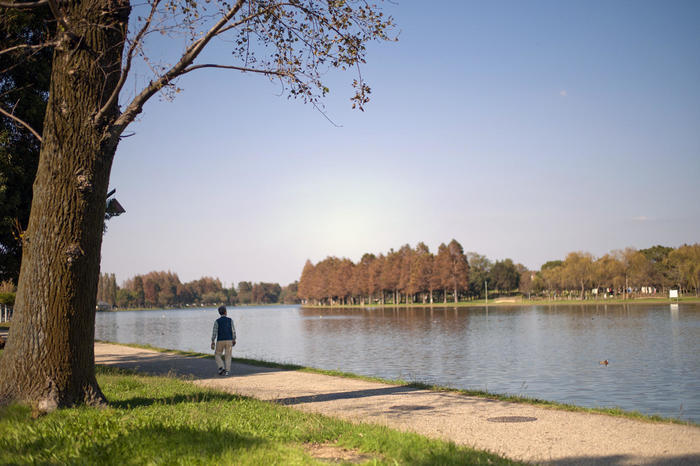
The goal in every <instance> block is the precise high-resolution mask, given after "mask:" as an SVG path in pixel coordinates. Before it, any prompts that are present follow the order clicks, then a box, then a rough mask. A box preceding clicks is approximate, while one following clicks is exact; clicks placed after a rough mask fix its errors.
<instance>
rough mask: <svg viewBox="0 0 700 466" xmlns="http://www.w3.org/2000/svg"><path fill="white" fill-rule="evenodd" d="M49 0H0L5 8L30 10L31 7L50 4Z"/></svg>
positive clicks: (0, 5)
mask: <svg viewBox="0 0 700 466" xmlns="http://www.w3.org/2000/svg"><path fill="white" fill-rule="evenodd" d="M48 3H49V1H48V0H37V1H34V2H3V1H0V7H3V8H15V9H17V10H28V9H30V8H37V7H40V6H42V5H46V4H48Z"/></svg>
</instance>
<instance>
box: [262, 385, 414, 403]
mask: <svg viewBox="0 0 700 466" xmlns="http://www.w3.org/2000/svg"><path fill="white" fill-rule="evenodd" d="M415 391H417V389H415V388H411V387H386V388H372V389H368V390H354V391H350V392H335V393H322V394H319V395H307V396H297V397H290V398H279V399H277V400H275V401H276V402H277V403H280V404H283V405H297V404H301V403H319V402H324V401H335V400H348V399H356V398H366V397H370V396H382V395H395V394H401V393H409V392H415Z"/></svg>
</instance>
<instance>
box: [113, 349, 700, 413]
mask: <svg viewBox="0 0 700 466" xmlns="http://www.w3.org/2000/svg"><path fill="white" fill-rule="evenodd" d="M105 343H112V342H105ZM114 344H117V345H123V346H130V347H133V348H143V349H148V350H153V351H158V352H160V353H171V354H179V355H181V356H188V357H195V358H204V359H214V356H213V355H211V354H205V353H196V352H193V351H179V350H170V349H165V348H157V347H155V346H151V345H139V344H136V343H114ZM232 360H233V361H235V362H238V363H241V364H249V365H252V366H260V367H270V368H274V369H284V370H292V371H299V372H309V373H313V374H323V375H329V376H333V377H345V378H351V379H359V380H366V381H369V382H378V383H385V384H391V385H403V386H407V387H413V388H417V389H421V390H432V391H439V392H452V393H461V394H463V395H466V396H476V397H479V398H486V399H490V400H498V401H507V402H511V403H523V404H529V405H535V406H539V407H542V408H549V409H558V410H562V411H571V412H582V413H590V414H603V415H608V416H617V417H624V418H627V419H634V420H638V421H645V422H657V423H667V424H681V425H698V424H696V423H694V422H692V421H686V420H682V419H676V418H667V417H663V416H658V415H648V414H644V413H640V412H638V411H626V410H623V409H620V408H616V407H615V408H586V407H583V406H576V405H571V404H565V403H557V402H555V401H548V400H541V399H539V398H532V397H527V396H521V395H512V394H500V393H491V392H487V391H483V390H462V389H456V388H450V387H443V386H439V385H430V384H425V383H422V382H416V381H406V380H391V379H383V378H380V377H369V376H364V375H357V374H353V373H350V372H342V371H337V370H325V369H316V368H313V367H305V366H299V365H296V364H283V363H276V362H269V361H261V360H257V359H245V358H232Z"/></svg>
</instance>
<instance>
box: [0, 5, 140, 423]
mask: <svg viewBox="0 0 700 466" xmlns="http://www.w3.org/2000/svg"><path fill="white" fill-rule="evenodd" d="M63 8H65V9H66V10H68V12H67V18H66V24H67V25H68V26H69V27H68V32H67V33H66V32H64V33H62V34H61V36H60V37H59V39H61V44H60V45H59V46H57V47H56V49H55V52H54V58H53V71H52V75H51V87H50V95H49V102H48V107H47V111H46V117H45V122H44V134H43V142H42V146H41V153H40V158H39V167H38V170H37V177H36V180H35V182H34V197H33V200H32V208H31V215H30V219H29V226H28V228H27V232H26V235H25V240H24V253H23V258H22V267H21V271H20V279H19V286H18V290H17V299H16V303H15V315H14V318H13V322H12V327H11V329H10V335H9V338H8V345H7V347H6V349H5V354H4V355H3V359H2V365H1V367H0V400H1V401H3V402H8V401H13V400H15V401H20V402H24V403H29V404H31V405H32V406H34V407H35V408H37V409H38V410H40V411H51V410H53V409H55V408H56V407H60V406H71V405H74V404H82V403H87V404H100V403H103V402H104V396H103V394H102V392H101V390H100V388H99V386H98V385H97V381H96V379H95V369H94V334H95V298H96V293H97V282H98V278H99V268H100V248H101V245H102V228H103V223H104V213H105V198H106V194H107V187H108V183H109V174H110V170H111V166H112V159H113V157H114V153H115V151H116V145H117V140H118V139H117V137H116V136H115V135H113V134H111V133H110V132H109V131H108V130H109V124H110V123H111V122H112V121H113V119H114V118H115V117H116V115H117V114H118V108H117V107H116V105H114V106H113V108H111V109H109V111H108V112H107V118H106V120H104V121H102V122H95V121H94V116H95V114H96V113H97V112H98V110H99V109H100V108H101V107H102V106H103V105H104V104H105V102H107V100H108V98H109V96H110V94H111V93H112V91H113V90H114V88H115V86H116V83H117V79H118V73H119V70H120V68H121V56H122V50H123V42H124V36H125V33H126V24H127V21H128V15H129V6H128V2H125V1H123V0H116V1H113V2H106V1H100V0H88V1H83V2H79V3H72V4H63ZM61 29H63V28H61Z"/></svg>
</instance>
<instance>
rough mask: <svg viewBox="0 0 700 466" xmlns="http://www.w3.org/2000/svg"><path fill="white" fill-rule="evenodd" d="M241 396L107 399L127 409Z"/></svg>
mask: <svg viewBox="0 0 700 466" xmlns="http://www.w3.org/2000/svg"><path fill="white" fill-rule="evenodd" d="M242 399H244V398H243V397H240V396H236V395H229V394H227V393H206V394H198V395H173V396H165V397H139V396H136V397H133V398H129V399H127V400H119V401H109V406H111V407H112V408H117V409H129V408H137V407H146V406H152V405H156V404H158V405H166V406H171V405H177V404H181V403H207V402H210V401H226V402H228V401H239V400H242Z"/></svg>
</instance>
